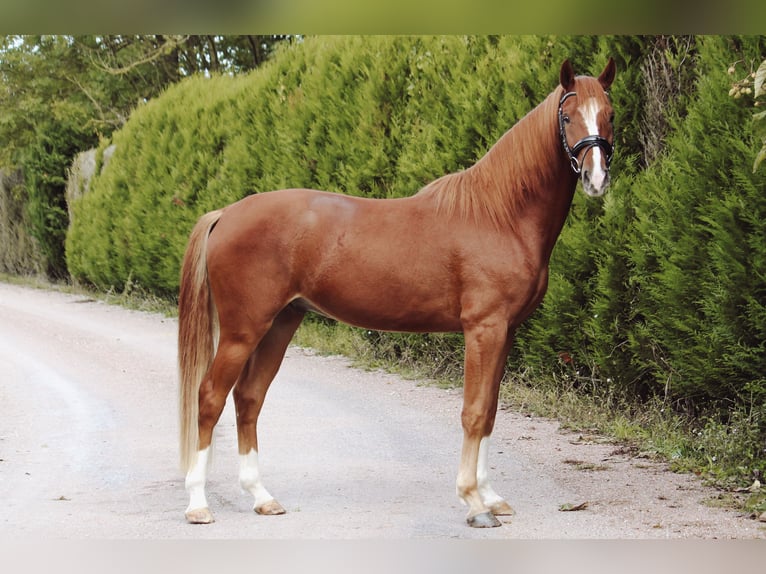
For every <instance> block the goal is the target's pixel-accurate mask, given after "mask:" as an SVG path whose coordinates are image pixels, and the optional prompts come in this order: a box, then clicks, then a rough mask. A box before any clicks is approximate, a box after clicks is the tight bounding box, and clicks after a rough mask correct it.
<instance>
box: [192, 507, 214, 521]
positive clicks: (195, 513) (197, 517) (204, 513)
mask: <svg viewBox="0 0 766 574" xmlns="http://www.w3.org/2000/svg"><path fill="white" fill-rule="evenodd" d="M186 521H187V522H188V523H189V524H210V523H211V522H215V520H213V515H212V514H211V512H210V509H209V508H195V509H194V510H187V511H186Z"/></svg>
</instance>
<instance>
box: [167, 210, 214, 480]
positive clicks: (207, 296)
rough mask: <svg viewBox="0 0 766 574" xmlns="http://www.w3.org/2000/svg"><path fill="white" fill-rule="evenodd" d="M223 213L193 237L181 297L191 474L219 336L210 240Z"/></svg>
mask: <svg viewBox="0 0 766 574" xmlns="http://www.w3.org/2000/svg"><path fill="white" fill-rule="evenodd" d="M222 213H223V211H222V210H219V211H211V212H210V213H206V214H205V215H203V216H202V217H201V218H200V219H199V221H198V222H197V224H196V225H195V226H194V229H193V230H192V232H191V235H190V236H189V243H188V245H187V247H186V253H185V254H184V260H183V265H182V267H181V286H180V292H179V295H178V376H179V393H178V399H179V405H178V406H179V408H178V413H179V417H180V448H181V468H182V469H183V470H184V472H188V470H189V469H190V468H191V466H192V465H193V464H194V462H195V459H196V454H197V446H198V444H197V443H198V439H199V429H198V426H197V418H198V415H199V388H200V385H201V384H202V379H203V378H204V376H205V374H206V373H207V372H208V370H209V369H210V366H211V365H212V363H213V356H214V354H215V347H216V339H217V336H218V333H217V331H218V315H217V313H216V310H215V304H214V302H213V298H212V296H211V293H210V287H209V285H208V274H207V263H206V257H205V255H206V252H207V240H208V236H209V235H210V232H211V230H212V229H213V226H214V225H215V224H216V222H217V221H218V220H219V219H220V217H221V214H222Z"/></svg>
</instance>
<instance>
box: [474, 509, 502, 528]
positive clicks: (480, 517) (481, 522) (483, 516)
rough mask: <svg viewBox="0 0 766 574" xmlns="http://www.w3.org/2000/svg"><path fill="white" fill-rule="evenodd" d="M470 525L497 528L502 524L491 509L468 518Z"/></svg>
mask: <svg viewBox="0 0 766 574" xmlns="http://www.w3.org/2000/svg"><path fill="white" fill-rule="evenodd" d="M466 522H468V526H470V527H471V528H495V527H497V526H500V525H501V524H500V521H499V520H498V519H497V518H495V515H494V514H492V513H491V512H490V511H486V512H481V513H479V514H477V515H475V516H469V517H468V518H466Z"/></svg>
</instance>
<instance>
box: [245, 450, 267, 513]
mask: <svg viewBox="0 0 766 574" xmlns="http://www.w3.org/2000/svg"><path fill="white" fill-rule="evenodd" d="M239 484H240V485H241V486H242V489H243V490H244V491H246V492H249V493H250V494H252V495H253V498H254V499H255V504H254V505H253V508H256V509H257V508H259V507H260V506H263V505H264V504H265V503H267V502H269V501H271V500H274V497H273V496H271V494H269V491H268V490H266V488H265V487H264V486H263V484H262V483H261V474H260V471H259V469H258V451H256V450H255V449H252V450H250V452H249V453H247V454H243V455H240V457H239Z"/></svg>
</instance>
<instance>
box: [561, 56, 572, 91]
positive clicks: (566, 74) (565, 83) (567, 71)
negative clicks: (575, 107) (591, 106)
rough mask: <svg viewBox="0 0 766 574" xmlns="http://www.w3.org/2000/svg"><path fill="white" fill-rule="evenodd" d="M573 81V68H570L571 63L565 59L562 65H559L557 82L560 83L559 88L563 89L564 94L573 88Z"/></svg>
mask: <svg viewBox="0 0 766 574" xmlns="http://www.w3.org/2000/svg"><path fill="white" fill-rule="evenodd" d="M574 80H575V74H574V68H572V62H570V61H569V58H567V59H566V60H564V63H563V64H561V71H560V72H559V82H561V87H562V88H564V91H565V92H571V91H572V88H574Z"/></svg>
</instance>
